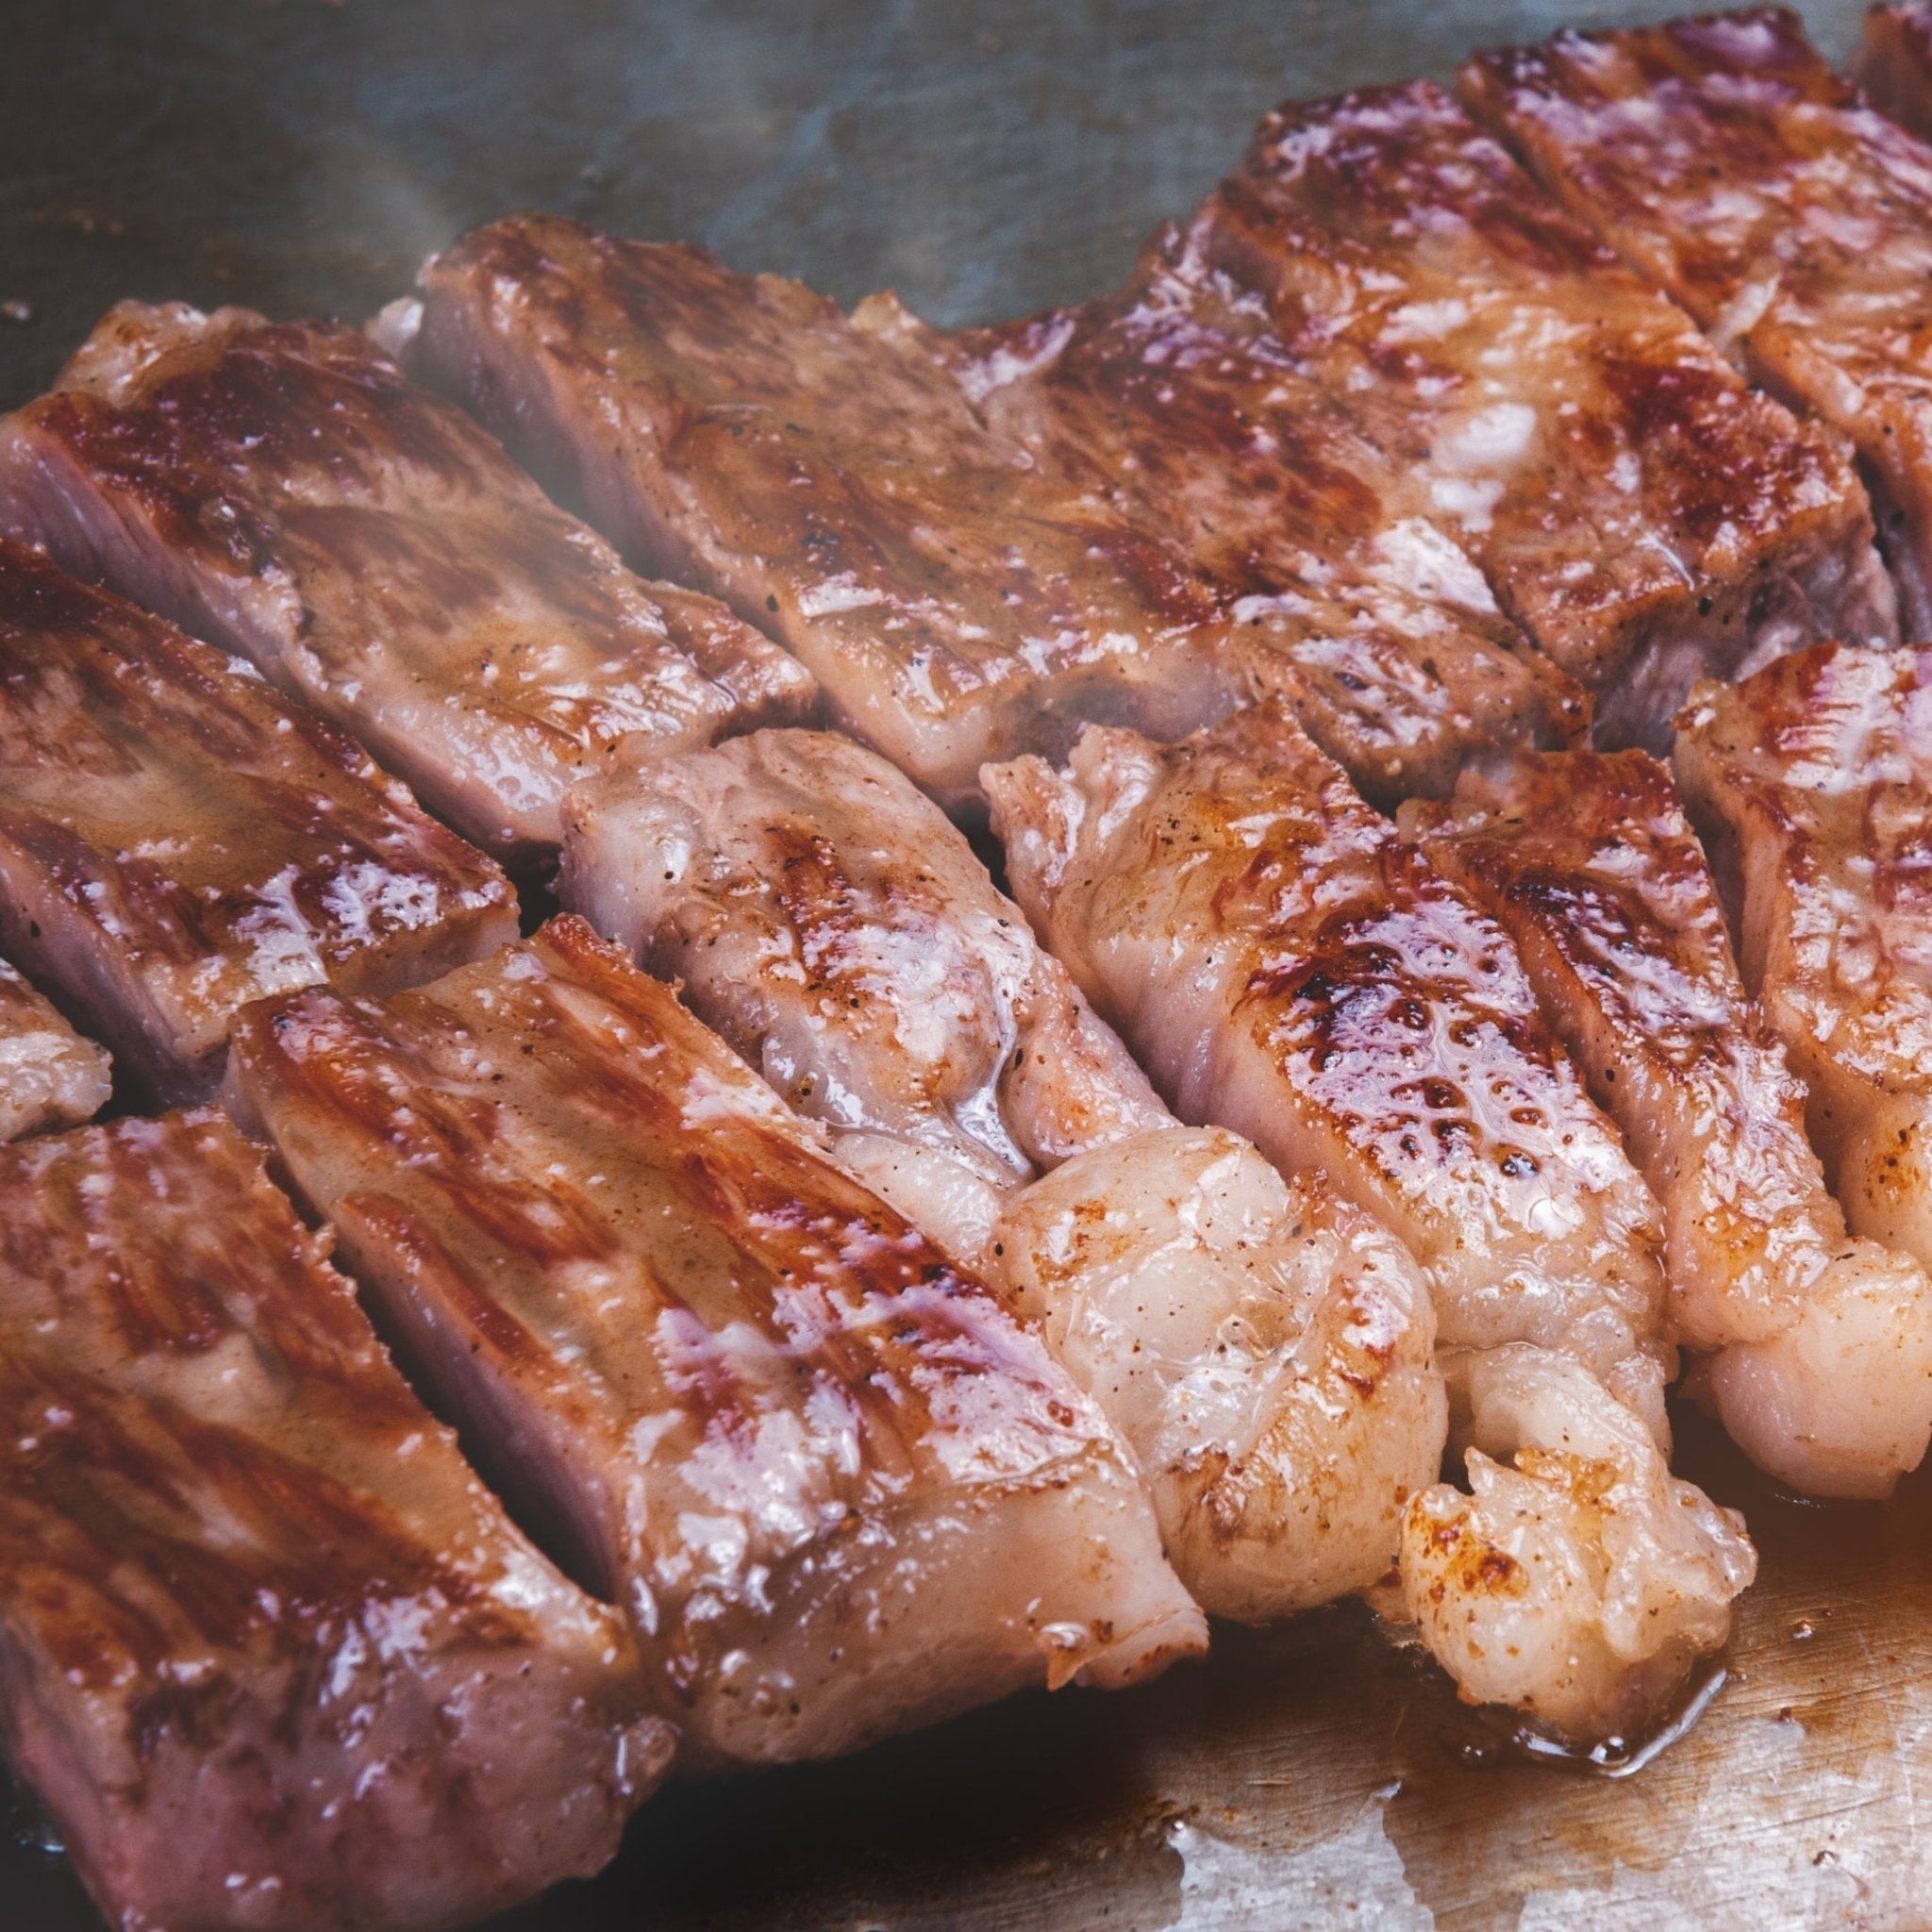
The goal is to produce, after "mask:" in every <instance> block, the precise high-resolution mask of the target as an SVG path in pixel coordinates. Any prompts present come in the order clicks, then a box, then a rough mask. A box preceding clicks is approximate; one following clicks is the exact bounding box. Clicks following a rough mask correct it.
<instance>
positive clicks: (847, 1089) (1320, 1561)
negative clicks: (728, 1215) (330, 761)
mask: <svg viewBox="0 0 1932 1932" xmlns="http://www.w3.org/2000/svg"><path fill="white" fill-rule="evenodd" d="M565 809H566V811H567V813H568V815H569V817H570V820H571V832H570V836H569V838H568V839H567V840H566V841H565V845H564V864H563V871H562V875H561V880H560V887H559V890H560V891H561V893H562V896H563V898H564V900H565V902H566V903H567V904H572V905H575V906H576V907H578V908H580V909H582V910H583V911H585V912H586V913H587V914H588V915H589V916H590V917H591V919H592V920H593V921H594V922H595V923H596V924H600V925H601V926H602V927H603V929H604V930H606V931H607V932H609V933H611V934H613V935H615V936H616V937H617V938H619V939H621V940H622V941H624V942H625V945H626V946H627V947H631V948H633V949H641V953H642V956H643V958H644V961H645V963H646V964H647V965H649V966H650V967H652V968H653V970H654V971H657V972H658V973H660V974H663V975H664V976H665V977H667V978H675V979H677V980H678V981H680V982H681V985H682V989H683V991H684V995H685V997H686V999H687V1000H688V1001H689V1002H690V1003H691V1005H692V1006H693V1007H694V1008H695V1009H696V1010H697V1011H698V1012H699V1013H700V1014H702V1015H703V1016H704V1017H705V1018H706V1019H708V1020H709V1021H711V1022H712V1023H713V1024H715V1025H716V1026H717V1027H718V1029H719V1030H720V1032H722V1033H723V1034H724V1038H725V1039H726V1040H727V1041H729V1042H730V1043H731V1044H732V1045H733V1046H734V1047H736V1048H737V1050H738V1051H739V1052H740V1053H741V1054H742V1055H743V1056H744V1058H746V1059H748V1060H749V1061H751V1063H752V1064H753V1065H755V1066H758V1067H761V1068H762V1069H763V1071H764V1074H765V1077H766V1078H767V1080H769V1081H770V1082H771V1083H772V1085H773V1086H774V1087H775V1088H776V1089H777V1090H778V1091H780V1092H781V1093H783V1094H785V1095H786V1096H787V1097H788V1098H789V1099H791V1101H792V1102H793V1104H794V1105H795V1106H796V1107H797V1108H799V1109H800V1110H801V1111H802V1112H805V1113H808V1114H810V1115H813V1116H815V1117H816V1118H818V1119H820V1120H822V1121H824V1122H825V1123H826V1124H827V1125H828V1127H829V1128H830V1130H831V1134H832V1143H831V1144H832V1151H833V1154H834V1157H835V1158H838V1159H839V1160H840V1161H841V1164H842V1165H844V1166H845V1167H846V1169H847V1170H848V1171H849V1172H851V1173H852V1174H855V1175H856V1176H857V1177H858V1178H859V1179H860V1180H863V1181H865V1182H867V1183H869V1184H870V1185H871V1186H873V1187H874V1188H875V1189H876V1190H877V1191H879V1193H880V1194H881V1195H883V1196H884V1197H885V1198H886V1199H887V1200H888V1201H890V1202H891V1204H892V1206H893V1207H894V1208H898V1209H899V1211H900V1212H901V1213H903V1214H905V1215H906V1216H907V1217H908V1219H909V1220H911V1221H912V1222H913V1223H915V1224H917V1225H918V1226H920V1227H922V1228H924V1230H925V1231H926V1232H927V1233H929V1234H931V1235H932V1236H933V1237H934V1238H935V1239H936V1240H938V1241H940V1243H941V1246H943V1247H945V1248H946V1249H947V1251H948V1252H949V1253H951V1254H952V1255H954V1256H955V1257H958V1258H961V1259H963V1260H965V1261H966V1263H967V1265H969V1266H972V1267H976V1268H978V1269H980V1270H982V1271H983V1272H985V1273H986V1274H988V1276H989V1277H990V1278H991V1279H993V1280H995V1281H997V1282H999V1283H1001V1284H1002V1285H1004V1286H1006V1287H1007V1288H1008V1289H1009V1290H1011V1291H1014V1292H1015V1294H1016V1297H1017V1298H1018V1299H1019V1300H1020V1301H1022V1302H1023V1303H1024V1305H1025V1307H1027V1308H1028V1309H1029V1310H1030V1311H1031V1312H1033V1313H1035V1314H1037V1315H1038V1316H1039V1317H1040V1318H1041V1321H1042V1323H1043V1325H1044V1333H1045V1335H1046V1337H1047V1339H1048V1342H1049V1345H1050V1346H1051V1347H1052V1348H1053V1350H1054V1352H1055V1354H1056V1355H1057V1356H1058V1358H1059V1359H1060V1360H1061V1362H1062V1363H1063V1364H1064V1365H1065V1367H1066V1368H1067V1369H1068V1371H1069V1373H1070V1374H1072V1375H1073V1376H1074V1380H1075V1381H1076V1382H1078V1383H1079V1384H1080V1386H1081V1387H1082V1388H1084V1389H1087V1390H1089V1391H1091V1393H1093V1394H1094V1395H1095V1396H1096V1397H1097V1398H1098V1400H1099V1401H1100V1404H1101V1406H1102V1407H1103V1408H1104V1409H1105V1410H1106V1411H1107V1414H1108V1417H1109V1419H1111V1420H1112V1421H1113V1422H1114V1423H1115V1424H1117V1425H1118V1426H1119V1428H1120V1429H1121V1432H1122V1434H1123V1435H1124V1437H1125V1438H1126V1441H1127V1442H1128V1444H1129V1446H1130V1447H1131V1448H1132V1449H1133V1450H1134V1452H1135V1454H1136V1456H1137V1457H1139V1458H1140V1461H1141V1468H1142V1470H1143V1471H1144V1473H1145V1474H1146V1477H1147V1481H1148V1487H1149V1491H1150V1493H1151V1495H1152V1497H1153V1499H1154V1504H1155V1507H1156V1510H1157V1511H1158V1515H1159V1519H1160V1525H1161V1532H1162V1535H1163V1537H1164V1538H1165V1540H1166V1542H1167V1546H1168V1548H1169V1550H1170V1551H1171V1552H1172V1553H1173V1555H1174V1562H1175V1565H1176V1567H1177V1569H1178V1570H1179V1572H1180V1575H1181V1579H1182V1581H1183V1582H1184V1583H1186V1584H1187V1586H1188V1588H1189V1589H1190V1590H1191V1591H1192V1592H1193V1594H1194V1595H1195V1597H1196V1598H1197V1599H1198V1600H1199V1601H1200V1603H1201V1604H1202V1605H1203V1607H1205V1608H1207V1609H1208V1610H1209V1611H1212V1612H1214V1613H1216V1614H1218V1615H1225V1616H1238V1617H1245V1618H1248V1619H1250V1620H1258V1619H1262V1618H1267V1617H1273V1616H1280V1615H1283V1614H1285V1613H1286V1612H1288V1611H1290V1610H1294V1609H1301V1608H1305V1607H1307V1605H1309V1604H1311V1603H1321V1602H1323V1601H1325V1600H1326V1599H1327V1598H1328V1597H1330V1596H1334V1595H1337V1594H1340V1593H1341V1592H1342V1591H1349V1590H1358V1589H1362V1588H1365V1587H1367V1586H1368V1585H1370V1584H1372V1583H1374V1582H1375V1581H1376V1580H1377V1579H1379V1578H1380V1577H1381V1576H1382V1575H1383V1574H1385V1573H1386V1572H1387V1571H1388V1569H1389V1566H1390V1564H1391V1561H1392V1560H1393V1558H1394V1554H1395V1548H1396V1544H1397V1541H1398V1539H1399V1524H1400V1519H1401V1509H1402V1505H1403V1504H1404V1503H1405V1502H1406V1501H1407V1497H1408V1496H1409V1494H1410V1493H1411V1492H1412V1491H1416V1490H1419V1489H1421V1488H1422V1487H1423V1486H1424V1484H1425V1483H1427V1482H1428V1481H1430V1480H1431V1479H1432V1478H1433V1477H1434V1475H1435V1474H1436V1472H1437V1469H1438V1467H1439V1465H1440V1462H1441V1450H1442V1430H1443V1397H1442V1388H1441V1376H1440V1375H1439V1374H1436V1372H1435V1369H1434V1366H1433V1361H1432V1352H1431V1345H1432V1342H1433V1341H1434V1335H1435V1324H1434V1320H1433V1317H1432V1314H1431V1311H1430V1307H1429V1303H1428V1295H1427V1291H1426V1289H1425V1288H1424V1286H1423V1284H1422V1282H1421V1281H1420V1279H1419V1278H1418V1276H1417V1274H1416V1271H1415V1268H1414V1266H1413V1264H1412V1263H1411V1262H1410V1261H1409V1259H1408V1257H1407V1255H1405V1254H1404V1253H1403V1252H1402V1251H1401V1248H1400V1246H1399V1245H1398V1244H1397V1243H1396V1242H1394V1241H1391V1240H1390V1239H1389V1238H1388V1237H1387V1236H1385V1235H1382V1234H1381V1233H1380V1231H1379V1230H1377V1229H1376V1228H1374V1225H1373V1224H1370V1223H1369V1221H1368V1218H1367V1217H1366V1216H1365V1215H1363V1214H1361V1213H1360V1212H1358V1211H1357V1210H1356V1209H1354V1208H1348V1207H1346V1206H1344V1205H1342V1204H1341V1203H1339V1202H1335V1201H1332V1200H1329V1199H1328V1198H1326V1195H1325V1191H1324V1190H1322V1189H1321V1188H1319V1187H1317V1186H1315V1185H1313V1184H1312V1183H1297V1184H1296V1185H1295V1186H1293V1187H1292V1188H1290V1187H1288V1186H1286V1185H1284V1183H1283V1182H1282V1180H1281V1178H1280V1176H1279V1175H1277V1174H1275V1173H1274V1170H1273V1169H1272V1168H1270V1167H1269V1165H1268V1163H1267V1162H1266V1161H1265V1160H1263V1159H1262V1158H1261V1157H1260V1156H1259V1155H1258V1154H1257V1153H1256V1152H1255V1150H1254V1149H1253V1148H1252V1147H1250V1146H1248V1145H1247V1144H1246V1143H1245V1142H1244V1141H1240V1140H1238V1139H1236V1137H1235V1136H1234V1135H1232V1134H1229V1133H1225V1132H1190V1131H1187V1130H1184V1129H1182V1128H1180V1127H1178V1126H1177V1125H1176V1124H1174V1121H1173V1120H1172V1118H1171V1117H1170V1116H1169V1114H1168V1112H1167V1109H1166V1108H1164V1107H1162V1106H1161V1104H1160V1102H1159V1101H1158V1099H1157V1098H1156V1097H1155V1094H1154V1092H1153V1090H1152V1089H1151V1088H1150V1087H1149V1086H1148V1085H1147V1081H1146V1076H1145V1075H1144V1074H1141V1070H1140V1069H1139V1068H1138V1067H1137V1066H1135V1065H1134V1063H1133V1061H1132V1060H1131V1059H1129V1058H1127V1053H1126V1049H1125V1048H1124V1046H1122V1044H1121V1043H1120V1041H1119V1039H1118V1038H1117V1037H1116V1036H1115V1035H1114V1034H1113V1033H1112V1032H1111V1031H1110V1030H1109V1029H1108V1027H1107V1026H1106V1025H1105V1024H1103V1023H1102V1022H1101V1021H1100V1020H1098V1019H1097V1018H1096V1017H1095V1016H1094V1014H1093V1011H1092V1009H1091V1008H1090V1007H1089V1006H1088V1005H1087V1004H1086V1002H1085V1001H1084V1000H1083V999H1082V998H1081V997H1080V995H1079V993H1078V992H1077V991H1075V990H1074V985H1073V983H1072V981H1071V980H1070V979H1069V978H1068V976H1067V973H1066V969H1065V968H1064V967H1062V966H1061V965H1060V963H1059V962H1058V960H1057V959H1055V958H1053V957H1052V956H1051V955H1050V954H1048V953H1046V952H1044V951H1043V950H1042V949H1041V946H1040V944H1039V942H1038V941H1036V940H1035V938H1034V936H1033V933H1032V930H1031V928H1030V927H1029V926H1028V925H1027V924H1026V915H1025V914H1024V912H1022V911H1021V910H1020V908H1018V907H1017V906H1015V905H1014V904H1013V902H1012V901H1011V900H1010V899H1008V897H1007V896H1006V895H1005V893H1003V892H1001V891H999V890H998V889H997V888H996V887H995V886H994V884H993V882H992V880H991V878H990V877H989V876H988V874H987V871H986V868H985V866H984V865H983V864H982V863H981V862H980V860H979V858H977V857H976V856H975V855H974V852H973V849H972V847H971V846H970V845H969V844H968V843H967V841H966V840H965V837H964V836H963V835H962V834H961V833H960V832H959V831H958V829H957V828H956V827H955V826H954V825H952V824H950V823H949V822H948V821H947V819H946V817H945V815H944V814H943V813H942V812H941V810H940V809H939V808H938V807H937V806H936V805H934V804H933V803H932V801H931V800H930V799H928V798H926V797H924V795H923V794H922V793H921V792H920V791H918V790H917V789H916V788H915V787H914V786H913V785H912V784H911V782H910V781H909V780H908V779H907V778H905V777H903V776H902V775H901V774H899V773H897V772H895V771H894V770H893V769H892V768H891V765H889V764H887V763H886V762H885V760H884V759H883V758H879V757H878V756H877V755H876V754H875V753H874V752H870V751H867V750H866V749H865V748H864V747H863V746H861V745H857V744H854V743H853V742H852V741H850V740H848V739H842V738H835V737H832V736H829V735H828V734H826V733H824V732H808V731H760V732H756V733H754V734H752V735H751V736H749V737H746V738H741V739H734V740H733V741H731V742H730V743H728V744H722V745H717V746H715V747H713V748H711V749H710V750H708V751H702V752H692V753H689V754H687V755H685V756H684V757H681V758H675V759H672V760H669V761H668V762H666V763H664V764H662V765H660V766H658V768H656V769H655V770H653V771H650V772H647V773H641V774H633V773H630V772H627V771H619V772H617V773H614V774H610V775H608V776H607V777H604V778H599V779H593V780H591V781H589V782H587V783H586V784H585V785H584V786H582V787H579V788H578V790H577V791H574V792H573V793H572V794H571V796H570V798H569V800H568V801H567V802H566V808H565ZM1041 1170H1050V1171H1051V1172H1050V1173H1049V1174H1048V1177H1047V1178H1046V1179H1043V1180H1042V1179H1037V1178H1036V1176H1037V1175H1038V1174H1039V1173H1040V1172H1041Z"/></svg>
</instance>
